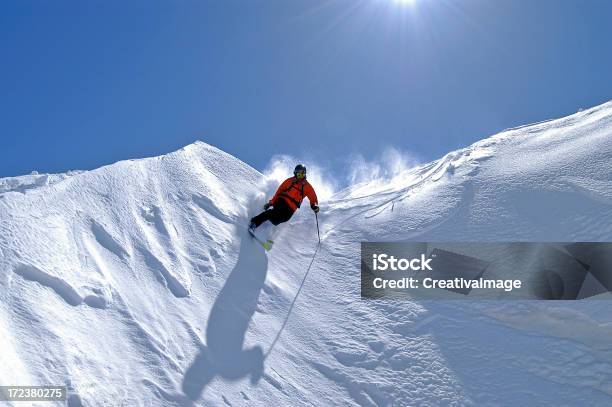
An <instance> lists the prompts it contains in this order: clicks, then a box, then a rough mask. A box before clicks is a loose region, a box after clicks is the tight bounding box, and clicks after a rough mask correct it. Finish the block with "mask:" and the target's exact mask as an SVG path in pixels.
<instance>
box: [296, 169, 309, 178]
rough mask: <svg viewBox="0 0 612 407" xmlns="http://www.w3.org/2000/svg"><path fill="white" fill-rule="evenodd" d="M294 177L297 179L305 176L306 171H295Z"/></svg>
mask: <svg viewBox="0 0 612 407" xmlns="http://www.w3.org/2000/svg"><path fill="white" fill-rule="evenodd" d="M295 177H296V178H299V179H302V178H306V171H300V172H296V173H295Z"/></svg>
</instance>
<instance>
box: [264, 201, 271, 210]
mask: <svg viewBox="0 0 612 407" xmlns="http://www.w3.org/2000/svg"><path fill="white" fill-rule="evenodd" d="M271 206H272V204H271V203H270V202H266V204H265V205H264V211H267V210H268V209H270V207H271Z"/></svg>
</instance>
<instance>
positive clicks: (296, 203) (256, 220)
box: [249, 164, 319, 232]
mask: <svg viewBox="0 0 612 407" xmlns="http://www.w3.org/2000/svg"><path fill="white" fill-rule="evenodd" d="M304 196H306V197H308V200H309V201H310V208H311V209H312V210H313V211H314V212H315V213H318V212H319V206H318V200H317V194H316V193H315V191H314V189H313V188H312V185H310V183H309V182H308V181H307V180H306V167H304V166H303V165H302V164H298V165H296V166H295V169H294V170H293V177H291V178H287V179H286V180H285V181H283V183H282V184H281V185H280V186H279V187H278V190H277V191H276V194H274V196H273V197H272V199H270V201H269V202H267V203H266V204H265V205H264V211H263V212H262V213H260V214H259V215H257V216H255V217H253V218H252V219H251V224H250V225H249V230H250V231H251V232H253V231H254V230H255V228H257V227H258V226H259V225H261V224H262V223H264V222H265V221H267V220H269V221H270V222H272V223H273V224H274V225H278V224H279V223H283V222H287V221H288V220H289V219H291V216H293V213H294V212H295V211H296V210H297V208H299V207H300V205H301V204H302V200H303V199H304ZM270 208H272V209H270Z"/></svg>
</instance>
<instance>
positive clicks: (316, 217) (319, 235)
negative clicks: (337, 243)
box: [315, 212, 321, 244]
mask: <svg viewBox="0 0 612 407" xmlns="http://www.w3.org/2000/svg"><path fill="white" fill-rule="evenodd" d="M315 219H316V220H317V236H318V237H319V244H321V233H320V232H319V215H317V213H316V212H315Z"/></svg>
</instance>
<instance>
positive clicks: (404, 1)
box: [392, 0, 416, 6]
mask: <svg viewBox="0 0 612 407" xmlns="http://www.w3.org/2000/svg"><path fill="white" fill-rule="evenodd" d="M392 1H393V2H394V3H395V4H399V5H401V6H410V5H412V4H414V3H415V2H416V0H392Z"/></svg>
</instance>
